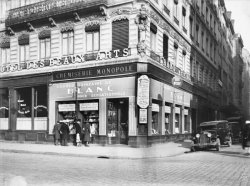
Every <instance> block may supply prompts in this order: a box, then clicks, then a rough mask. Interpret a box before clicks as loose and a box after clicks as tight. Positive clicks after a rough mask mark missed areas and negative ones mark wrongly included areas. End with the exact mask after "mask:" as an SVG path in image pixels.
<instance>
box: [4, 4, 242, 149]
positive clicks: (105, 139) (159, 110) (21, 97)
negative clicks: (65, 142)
mask: <svg viewBox="0 0 250 186" xmlns="http://www.w3.org/2000/svg"><path fill="white" fill-rule="evenodd" d="M1 3H2V4H1V5H2V6H1V8H2V10H8V11H7V12H6V14H4V13H2V15H1V33H0V34H1V36H0V38H1V40H0V48H1V62H0V67H1V68H0V96H1V99H0V100H1V101H0V138H1V139H6V140H20V141H23V140H32V141H50V140H52V139H53V138H52V137H53V126H54V124H55V123H56V122H57V121H61V122H66V123H67V124H69V125H70V123H71V122H72V120H73V119H75V118H78V119H81V123H82V127H84V125H85V124H86V123H87V122H88V123H90V124H91V133H92V136H93V142H94V143H101V144H106V143H107V144H113V143H122V144H128V145H130V146H144V145H148V144H151V143H156V142H165V141H169V140H176V139H185V138H189V137H190V134H191V133H192V132H193V131H194V130H196V129H197V127H198V126H199V125H198V124H199V123H200V122H202V121H206V120H215V119H222V117H223V113H221V110H220V108H221V107H222V106H223V105H227V104H228V103H229V101H230V100H233V99H231V98H232V97H233V92H230V91H229V92H228V90H231V88H232V87H233V86H234V84H233V83H234V80H233V79H232V78H231V79H230V75H231V74H232V73H231V70H232V69H233V67H232V66H233V64H232V56H230V54H231V50H230V49H231V48H230V47H229V43H228V42H230V39H231V36H232V35H234V32H233V28H232V27H231V26H232V25H231V26H230V24H228V22H227V21H228V17H227V15H226V13H225V5H224V4H223V3H224V1H187V0H162V1H160V0H152V1H149V0H137V1H133V0H126V1H120V0H112V1H111V0H46V1H38V0H37V1H31V0H30V1H20V3H21V4H17V2H16V1H9V0H6V1H2V2H1ZM22 3H24V4H22ZM223 11H224V12H223ZM1 12H5V11H1ZM220 15H223V17H221V16H220ZM229 20H230V19H229ZM227 29H229V30H231V32H230V34H227V33H228V32H227ZM225 56H226V58H225ZM228 95H230V96H231V97H228ZM237 96H240V95H238V94H237Z"/></svg>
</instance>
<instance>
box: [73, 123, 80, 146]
mask: <svg viewBox="0 0 250 186" xmlns="http://www.w3.org/2000/svg"><path fill="white" fill-rule="evenodd" d="M80 123H81V120H80V119H77V120H76V122H75V123H74V124H75V129H76V139H75V141H76V146H80V144H81V136H82V134H81V133H82V130H81V126H80Z"/></svg>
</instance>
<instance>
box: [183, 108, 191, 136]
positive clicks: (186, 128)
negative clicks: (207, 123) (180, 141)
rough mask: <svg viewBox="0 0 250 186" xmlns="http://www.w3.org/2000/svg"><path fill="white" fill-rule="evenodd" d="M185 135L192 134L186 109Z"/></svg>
mask: <svg viewBox="0 0 250 186" xmlns="http://www.w3.org/2000/svg"><path fill="white" fill-rule="evenodd" d="M184 133H190V120H189V113H188V109H184Z"/></svg>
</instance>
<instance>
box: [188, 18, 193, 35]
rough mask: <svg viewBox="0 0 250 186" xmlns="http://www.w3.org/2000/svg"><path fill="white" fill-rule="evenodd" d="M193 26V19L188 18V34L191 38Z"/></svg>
mask: <svg viewBox="0 0 250 186" xmlns="http://www.w3.org/2000/svg"><path fill="white" fill-rule="evenodd" d="M193 24H194V21H193V18H192V17H190V18H189V32H190V35H191V36H193Z"/></svg>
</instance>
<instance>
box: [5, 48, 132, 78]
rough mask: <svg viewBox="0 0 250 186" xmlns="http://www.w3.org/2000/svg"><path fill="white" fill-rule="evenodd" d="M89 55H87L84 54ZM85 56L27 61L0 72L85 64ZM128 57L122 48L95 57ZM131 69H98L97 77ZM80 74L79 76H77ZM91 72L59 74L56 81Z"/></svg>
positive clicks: (6, 66) (127, 51)
mask: <svg viewBox="0 0 250 186" xmlns="http://www.w3.org/2000/svg"><path fill="white" fill-rule="evenodd" d="M86 55H89V54H86ZM86 55H82V54H76V55H70V56H63V57H61V58H59V57H55V58H50V59H47V60H40V61H28V62H25V63H10V64H6V65H3V66H0V72H1V73H3V72H15V71H20V70H25V69H26V70H29V69H37V68H44V67H54V66H60V65H69V64H75V63H84V62H86V60H88V59H86V60H85V58H87V57H86ZM128 55H130V49H129V48H124V49H123V50H122V51H121V50H120V49H117V50H113V51H108V52H107V51H99V52H98V54H97V57H96V60H102V59H111V58H118V57H127V56H128ZM129 70H131V69H128V67H120V68H115V69H114V68H106V69H100V70H99V71H98V75H106V74H114V73H119V71H120V72H121V73H122V72H128V71H129ZM79 73H80V74H79ZM91 73H92V72H91V71H77V73H76V72H70V74H67V75H66V74H60V76H61V77H58V79H64V78H63V77H66V76H69V77H70V78H71V77H73V78H74V77H78V76H92V75H91Z"/></svg>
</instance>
